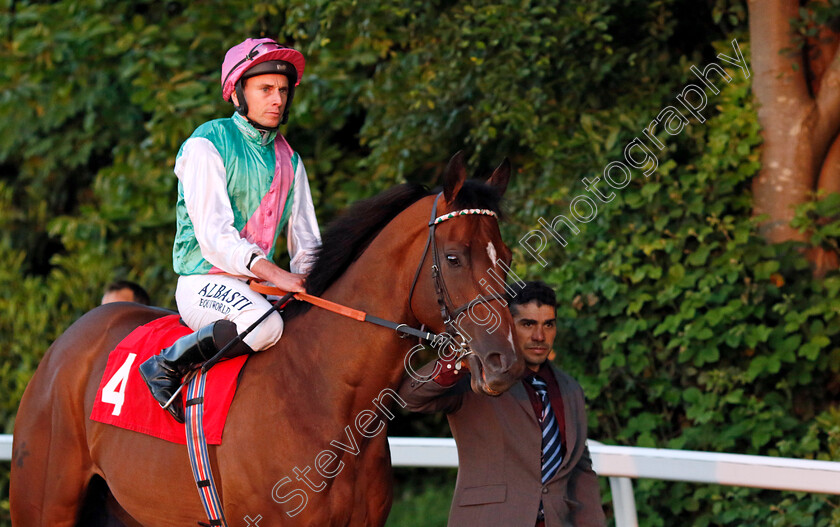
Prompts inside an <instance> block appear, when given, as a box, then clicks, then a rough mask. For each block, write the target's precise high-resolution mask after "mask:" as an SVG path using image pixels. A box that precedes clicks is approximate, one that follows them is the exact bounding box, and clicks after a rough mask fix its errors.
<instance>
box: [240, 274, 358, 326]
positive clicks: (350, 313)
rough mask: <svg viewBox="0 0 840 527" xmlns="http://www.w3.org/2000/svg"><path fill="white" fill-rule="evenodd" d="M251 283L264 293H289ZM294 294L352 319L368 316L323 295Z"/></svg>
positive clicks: (254, 288) (255, 289) (298, 297)
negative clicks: (325, 298)
mask: <svg viewBox="0 0 840 527" xmlns="http://www.w3.org/2000/svg"><path fill="white" fill-rule="evenodd" d="M249 285H250V287H251V289H253V290H254V291H256V292H257V293H260V294H263V295H276V296H283V295H285V294H286V293H287V291H283V290H282V289H279V288H277V287H274V286H269V285H263V284H259V283H257V282H251V283H250V284H249ZM294 295H295V298H297V299H298V300H303V301H304V302H308V303H310V304H312V305H313V306H318V307H320V308H322V309H326V310H327V311H332V312H333V313H338V314H339V315H343V316H345V317H350V318H352V319H355V320H358V321H359V322H364V321H365V318H366V317H367V313H365V312H364V311H359V310H358V309H353V308H351V307H347V306H343V305H341V304H336V303H335V302H330V301H329V300H324V299H323V298H321V297H317V296H312V295H310V294H307V293H295V294H294Z"/></svg>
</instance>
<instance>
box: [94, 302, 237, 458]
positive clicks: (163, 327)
mask: <svg viewBox="0 0 840 527" xmlns="http://www.w3.org/2000/svg"><path fill="white" fill-rule="evenodd" d="M179 318H180V317H179V316H178V315H170V316H166V317H163V318H159V319H157V320H153V321H152V322H149V323H148V324H146V325H144V326H140V327H139V328H137V329H135V330H134V331H132V332H131V333H129V335H128V336H127V337H125V338H124V339H123V340H122V342H120V343H119V344H118V345H117V347H116V348H114V351H112V352H111V354H110V355H109V356H108V364H107V365H106V366H105V374H104V375H103V376H102V380H101V381H100V383H99V390H98V391H97V392H96V401H94V403H93V411H92V412H91V414H90V418H91V419H93V420H94V421H99V422H100V423H105V424H110V425H114V426H118V427H120V428H126V429H128V430H134V431H137V432H142V433H144V434H148V435H151V436H154V437H158V438H160V439H165V440H166V441H171V442H173V443H180V444H182V445H185V444H187V438H186V432H185V429H184V425H183V424H180V423H178V422H177V421H175V420H174V419H173V418H172V417H171V416H170V415H169V412H167V411H166V410H163V409H161V407H160V405H158V403H157V401H155V399H154V398H153V397H152V396H151V394H150V393H149V388H148V387H147V386H146V383H145V382H143V379H142V378H141V377H140V373H139V372H138V371H137V366H139V365H140V364H142V363H143V361H145V360H146V359H148V358H149V357H151V356H152V355H154V354H157V353H159V352H160V350H161V349H163V348H166V347H169V346H171V345H172V343H173V342H175V341H176V340H178V339H179V338H180V337H183V336H184V335H187V334H189V333H192V330H191V329H190V328H188V327H187V326H184V325H183V324H181V323H180V321H179ZM246 360H248V355H242V356H239V357H235V358H232V359H229V360H225V361H222V362H219V363H218V364H216V365H215V366H213V367H212V368H211V369H210V370H209V371H208V372H207V384H206V387H205V392H204V433H205V435H206V438H207V443H208V444H210V445H220V444H221V443H222V431H223V430H224V427H225V419H226V418H227V413H228V409H230V404H231V402H232V401H233V395H234V393H235V392H236V383H237V379H238V377H239V372H240V371H241V370H242V367H243V366H244V365H245V361H246ZM181 400H182V401H183V398H181Z"/></svg>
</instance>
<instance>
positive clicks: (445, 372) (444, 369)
mask: <svg viewBox="0 0 840 527" xmlns="http://www.w3.org/2000/svg"><path fill="white" fill-rule="evenodd" d="M437 362H438V364H440V366H441V369H440V373H438V374H437V376H436V377H435V378H434V379H432V380H433V381H435V382H436V383H438V384H439V385H441V386H446V387H449V386H454V385H455V384H456V383H457V382H458V381H459V380H461V379H462V378H463V377H464V375H465V374H466V373H467V372H469V371H470V369H469V367H468V366H467V361H465V360H462V361H460V363H461V364H460V368H459V367H458V361H455V360H454V358H453V360H443V359H438V360H437Z"/></svg>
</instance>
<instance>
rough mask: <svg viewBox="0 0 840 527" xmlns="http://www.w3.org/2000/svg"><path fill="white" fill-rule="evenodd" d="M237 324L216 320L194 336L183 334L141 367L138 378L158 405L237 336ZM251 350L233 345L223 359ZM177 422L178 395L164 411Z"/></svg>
mask: <svg viewBox="0 0 840 527" xmlns="http://www.w3.org/2000/svg"><path fill="white" fill-rule="evenodd" d="M236 334H237V333H236V324H234V323H233V322H231V321H230V320H217V321H215V322H213V323H212V324H210V325H207V326H204V327H203V328H201V329H199V330H198V331H196V332H195V333H190V334H189V335H184V336H183V337H181V338H179V339H178V340H176V341H175V342H174V343H173V344H172V345H171V346H169V347H168V348H166V349H164V350H162V351H161V352H160V353H159V354H158V355H153V356H152V357H150V358H149V360H147V361H146V362H144V363H143V364H141V365H140V368H139V369H140V375H141V376H142V377H143V380H144V381H146V385H147V386H148V387H149V389H150V390H151V391H152V396H153V397H154V398H155V400H156V401H157V402H158V404H160V405H161V406H163V405H165V404H166V403H167V401H169V399H170V398H171V397H172V394H173V393H175V390H177V389H178V387H179V386H180V385H181V379H182V378H183V377H184V375H186V374H187V373H189V372H190V371H191V370H192V369H193V368H195V367H196V366H198V365H200V364H202V363H204V362H206V361H208V360H210V359H211V358H212V357H213V356H214V355H216V353H218V352H219V350H220V349H221V348H223V347H224V346H225V344H227V343H228V342H230V341H231V340H233V339H234V338H235V337H236ZM250 351H252V350H251V348H249V347H248V346H247V345H246V344H245V343H243V342H240V343H238V344H236V345H235V346H233V347H232V348H231V349H230V350H228V352H227V353H225V358H230V357H236V356H239V355H243V354H244V353H248V352H250ZM166 409H167V410H169V413H170V414H172V417H174V418H175V420H176V421H178V422H179V423H183V422H184V409H183V404H181V395H180V394H178V398H177V399H175V400H174V401H172V404H170V405H169V406H168V407H167V408H166Z"/></svg>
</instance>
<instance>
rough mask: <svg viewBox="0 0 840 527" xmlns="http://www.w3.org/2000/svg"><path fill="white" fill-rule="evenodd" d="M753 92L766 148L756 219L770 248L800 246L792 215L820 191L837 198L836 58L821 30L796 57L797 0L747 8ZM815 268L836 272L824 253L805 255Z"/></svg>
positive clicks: (829, 36)
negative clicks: (793, 23)
mask: <svg viewBox="0 0 840 527" xmlns="http://www.w3.org/2000/svg"><path fill="white" fill-rule="evenodd" d="M749 14H750V18H749V26H750V39H751V45H750V55H751V58H752V70H753V74H754V80H753V91H754V92H755V96H756V99H757V101H758V103H759V110H758V119H759V122H760V124H761V126H762V134H763V137H764V145H763V147H762V153H761V170H760V171H759V174H758V176H757V177H756V178H755V179H754V180H753V187H752V188H753V195H754V203H753V204H754V208H753V212H754V214H755V215H766V218H765V220H764V221H763V223H762V234H763V235H764V236H765V238H766V239H767V240H768V241H770V242H771V243H778V242H784V241H790V240H799V241H804V240H806V239H807V238H808V234H807V233H803V232H799V231H798V230H797V229H794V228H793V227H791V226H790V221H791V220H792V219H793V216H794V208H795V207H796V206H797V205H799V204H801V203H805V202H806V201H808V200H810V199H813V196H814V192H815V191H816V190H817V189H818V188H825V189H827V190H830V191H837V190H840V169H838V168H837V166H838V164H837V160H838V158H840V146H838V141H837V138H838V135H837V134H838V130H840V57H839V56H838V54H837V38H836V34H835V33H833V32H832V31H831V30H830V29H828V28H820V32H819V36H818V37H817V38H816V39H811V40H810V41H809V44H810V45H811V49H810V51H811V54H810V56H809V55H808V52H809V50H808V49H805V50H799V49H798V45H797V42H796V40H795V38H794V37H795V33H794V29H793V28H792V27H791V20H794V19H796V18H797V17H798V16H799V2H798V1H797V0H750V2H749ZM809 256H810V257H811V258H812V260H813V261H815V263H818V264H819V265H818V267H819V268H823V269H822V270H823V271H824V269H825V267H826V266H829V267H831V266H834V267H836V266H837V259H836V258H830V257H829V256H828V255H826V254H823V252H821V251H812V252H811V253H809Z"/></svg>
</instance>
